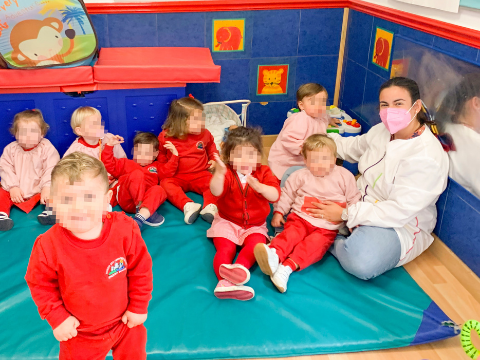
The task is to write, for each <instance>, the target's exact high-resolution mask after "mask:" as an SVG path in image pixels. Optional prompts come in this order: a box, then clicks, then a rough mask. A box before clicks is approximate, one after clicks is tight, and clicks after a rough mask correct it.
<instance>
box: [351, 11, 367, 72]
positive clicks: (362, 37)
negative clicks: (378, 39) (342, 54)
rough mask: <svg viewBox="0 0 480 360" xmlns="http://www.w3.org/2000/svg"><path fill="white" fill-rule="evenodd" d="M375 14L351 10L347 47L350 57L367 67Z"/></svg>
mask: <svg viewBox="0 0 480 360" xmlns="http://www.w3.org/2000/svg"><path fill="white" fill-rule="evenodd" d="M372 26H373V16H370V15H367V14H364V13H361V12H358V11H355V10H351V11H350V17H349V25H348V34H347V42H346V48H347V49H348V50H347V56H348V58H349V59H351V60H353V61H355V62H357V63H359V64H360V65H362V66H365V67H367V64H368V59H369V53H370V38H371V37H372Z"/></svg>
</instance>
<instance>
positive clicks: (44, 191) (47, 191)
mask: <svg viewBox="0 0 480 360" xmlns="http://www.w3.org/2000/svg"><path fill="white" fill-rule="evenodd" d="M49 196H50V186H45V187H44V188H43V189H42V192H41V193H40V203H41V204H43V205H45V204H46V203H47V200H48V197H49Z"/></svg>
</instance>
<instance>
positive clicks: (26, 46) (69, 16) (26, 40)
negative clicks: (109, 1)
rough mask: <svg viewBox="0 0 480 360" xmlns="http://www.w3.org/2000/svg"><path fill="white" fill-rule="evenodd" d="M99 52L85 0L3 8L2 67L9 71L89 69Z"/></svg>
mask: <svg viewBox="0 0 480 360" xmlns="http://www.w3.org/2000/svg"><path fill="white" fill-rule="evenodd" d="M96 51H97V37H96V34H95V30H94V28H93V25H92V23H91V21H90V17H89V16H88V14H87V12H86V9H85V6H84V4H83V2H82V1H81V0H3V1H2V4H0V56H1V59H0V63H5V64H6V66H7V67H9V68H16V69H32V68H35V69H38V68H42V67H64V66H69V67H70V66H80V65H89V64H90V62H91V61H92V58H93V56H94V55H95V53H96ZM1 60H3V61H1Z"/></svg>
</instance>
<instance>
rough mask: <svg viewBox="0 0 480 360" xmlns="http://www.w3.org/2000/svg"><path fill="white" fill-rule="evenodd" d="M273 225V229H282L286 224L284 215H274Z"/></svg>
mask: <svg viewBox="0 0 480 360" xmlns="http://www.w3.org/2000/svg"><path fill="white" fill-rule="evenodd" d="M271 224H272V226H273V227H276V228H278V227H281V226H282V225H283V224H285V219H284V218H283V215H282V214H280V213H275V214H273V217H272V222H271Z"/></svg>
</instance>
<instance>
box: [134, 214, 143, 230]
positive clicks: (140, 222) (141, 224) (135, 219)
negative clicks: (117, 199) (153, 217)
mask: <svg viewBox="0 0 480 360" xmlns="http://www.w3.org/2000/svg"><path fill="white" fill-rule="evenodd" d="M133 221H135V222H136V223H137V225H138V228H139V229H140V231H141V230H142V226H143V222H142V220H140V219H139V218H137V217H134V218H133Z"/></svg>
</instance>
